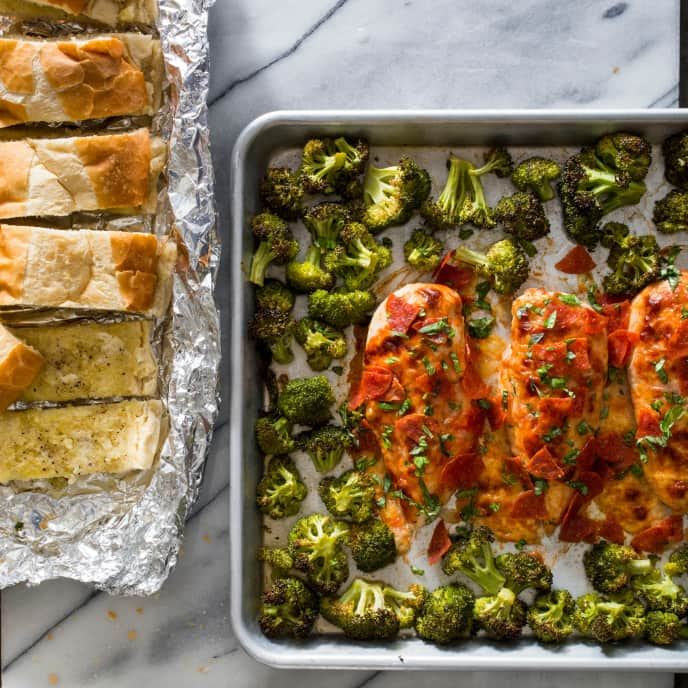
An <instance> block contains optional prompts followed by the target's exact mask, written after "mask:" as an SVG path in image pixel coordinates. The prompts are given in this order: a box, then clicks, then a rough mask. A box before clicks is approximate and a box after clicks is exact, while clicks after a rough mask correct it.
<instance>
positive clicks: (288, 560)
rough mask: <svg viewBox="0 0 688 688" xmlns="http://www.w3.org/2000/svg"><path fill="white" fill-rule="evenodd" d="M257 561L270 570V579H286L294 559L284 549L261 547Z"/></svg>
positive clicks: (292, 566)
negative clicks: (264, 564) (263, 563)
mask: <svg viewBox="0 0 688 688" xmlns="http://www.w3.org/2000/svg"><path fill="white" fill-rule="evenodd" d="M258 561H262V562H265V563H266V564H267V565H268V566H269V567H270V568H271V569H272V579H273V580H277V579H278V578H287V577H288V576H289V571H290V570H291V569H292V568H294V557H292V556H291V554H290V553H289V550H288V549H287V548H286V547H261V548H260V549H259V550H258Z"/></svg>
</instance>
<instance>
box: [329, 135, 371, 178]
mask: <svg viewBox="0 0 688 688" xmlns="http://www.w3.org/2000/svg"><path fill="white" fill-rule="evenodd" d="M333 145H334V147H335V148H336V149H337V150H338V151H339V152H340V153H344V155H345V156H346V162H345V163H344V171H345V172H346V173H347V175H349V176H357V175H359V174H362V173H363V170H364V169H365V165H366V163H367V162H368V155H369V153H370V147H369V146H368V142H367V141H366V140H365V139H356V140H354V141H352V142H351V143H349V141H347V140H346V139H345V138H344V137H343V136H340V137H339V138H336V139H335V140H334V141H333Z"/></svg>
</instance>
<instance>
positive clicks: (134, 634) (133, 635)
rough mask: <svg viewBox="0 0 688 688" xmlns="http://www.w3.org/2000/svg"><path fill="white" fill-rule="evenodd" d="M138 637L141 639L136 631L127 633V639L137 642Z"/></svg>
mask: <svg viewBox="0 0 688 688" xmlns="http://www.w3.org/2000/svg"><path fill="white" fill-rule="evenodd" d="M138 637H139V634H138V633H137V632H136V631H129V633H127V639H128V640H136V638H138Z"/></svg>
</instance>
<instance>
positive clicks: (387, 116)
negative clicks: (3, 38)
mask: <svg viewBox="0 0 688 688" xmlns="http://www.w3.org/2000/svg"><path fill="white" fill-rule="evenodd" d="M687 124H688V115H687V114H686V113H685V111H681V110H663V111H657V112H652V111H646V110H640V111H586V112H572V111H523V110H520V111H513V112H511V111H491V112H482V111H481V112H478V111H462V112H453V111H435V112H432V111H419V112H413V111H404V112H377V111H375V112H356V111H352V112H276V113H271V114H268V115H265V116H263V117H261V118H258V119H257V120H255V121H254V122H253V123H251V124H250V125H249V126H248V127H247V128H246V129H245V130H244V132H243V133H242V134H241V136H240V137H239V139H238V141H237V144H236V146H235V148H234V152H233V155H232V163H231V164H232V203H233V206H232V224H233V226H232V230H233V234H232V249H233V250H232V261H233V262H232V293H233V309H232V348H231V356H232V360H231V366H232V376H233V378H232V379H233V382H234V384H233V393H232V400H231V412H232V432H231V436H230V457H231V490H232V495H231V501H230V504H231V506H230V540H231V543H230V546H231V578H232V582H231V616H232V623H233V625H234V629H235V632H236V634H237V637H238V638H239V640H240V642H241V643H242V645H243V646H244V647H245V649H246V650H247V651H248V652H249V653H250V654H251V655H253V656H254V657H255V658H256V659H258V660H259V661H262V662H264V663H266V664H270V665H273V666H281V667H312V668H344V667H346V668H361V669H364V668H365V669H373V668H375V669H380V668H385V669H395V668H396V669H402V668H409V669H422V668H433V669H438V668H447V669H449V668H451V669H466V670H472V669H479V668H490V669H504V670H507V669H518V668H523V669H525V668H528V669H572V668H576V669H581V668H585V669H595V670H599V669H609V670H619V669H630V668H638V669H645V670H653V669H656V670H662V671H668V670H675V671H682V670H683V671H685V670H688V658H686V657H685V646H682V645H676V646H674V647H672V648H656V647H652V646H650V645H645V644H642V643H636V644H630V645H623V646H618V647H605V648H601V647H599V646H598V645H596V644H593V643H589V642H587V641H584V640H581V639H576V640H571V641H570V642H568V643H566V644H565V645H564V646H561V647H556V648H547V647H545V646H543V645H540V644H538V643H536V642H534V641H533V640H531V639H529V638H527V637H524V638H523V639H522V640H520V641H518V642H515V643H492V642H490V641H488V640H486V639H485V638H478V639H477V640H474V641H470V642H464V643H459V644H456V645H454V646H451V647H447V648H439V647H437V646H434V645H431V644H429V643H425V642H424V641H422V640H420V639H418V638H416V637H409V638H399V639H397V640H395V641H392V642H387V643H357V642H354V641H351V640H348V639H346V638H344V637H343V636H342V635H340V634H338V633H332V632H331V631H332V627H329V625H328V624H327V623H326V622H322V621H321V622H319V624H318V626H317V627H316V633H315V634H314V635H313V636H312V637H311V638H310V639H309V640H307V641H306V642H299V643H297V642H285V641H279V642H275V641H270V640H268V639H266V638H265V637H264V636H263V635H262V634H261V633H260V630H259V629H258V625H257V622H256V616H257V612H258V605H259V598H260V591H261V588H262V586H263V583H264V578H263V571H262V570H261V565H260V564H259V563H258V562H257V561H256V559H255V553H256V549H257V547H258V546H259V545H260V544H262V543H263V542H266V543H267V544H279V543H281V542H284V539H285V536H286V533H287V532H288V529H289V527H290V526H291V525H292V523H293V521H294V520H295V518H292V519H287V520H285V521H282V522H274V521H270V522H269V528H263V522H262V517H261V515H260V514H259V513H258V511H257V509H256V508H255V505H254V498H255V486H256V484H257V482H258V480H259V478H260V475H261V472H262V462H261V458H260V456H259V452H258V450H257V448H256V447H255V442H254V440H253V423H254V421H255V418H256V414H257V411H258V409H259V408H260V406H261V404H262V400H263V388H262V383H261V380H260V376H259V373H258V370H257V361H256V358H255V354H254V350H253V346H252V344H251V342H250V340H248V339H247V336H246V323H247V321H248V320H249V319H250V314H251V312H252V308H253V293H252V292H253V290H252V288H251V287H250V285H248V284H247V282H246V280H245V271H244V267H245V265H247V264H248V261H249V260H250V256H251V253H252V248H253V242H252V238H251V236H250V231H249V230H248V222H247V220H248V218H250V216H251V215H253V214H254V213H255V212H257V211H258V210H259V199H258V194H257V189H258V184H259V181H260V179H261V177H262V175H263V173H264V170H265V168H266V166H267V165H268V164H276V163H277V164H287V165H291V166H292V167H293V166H294V165H295V164H296V163H297V162H298V152H299V149H300V147H301V146H302V145H303V142H304V141H305V140H306V139H308V138H309V137H311V136H322V135H332V134H343V135H346V136H364V137H366V138H367V139H368V140H369V142H370V144H371V161H372V162H373V164H379V165H381V166H382V165H384V164H392V163H393V162H394V161H395V160H397V159H398V158H399V155H400V154H401V152H402V151H401V150H400V146H403V147H404V152H407V153H408V154H409V155H411V156H412V157H414V158H415V159H416V160H418V162H419V163H420V164H422V165H424V166H426V167H427V168H428V169H429V171H430V173H431V176H432V178H433V193H434V194H435V195H436V193H437V192H438V191H439V190H440V189H441V185H442V184H443V183H444V177H445V173H444V169H443V168H444V163H445V160H446V154H447V153H448V152H449V151H450V150H451V151H454V152H456V153H457V154H459V155H460V156H462V157H467V158H469V159H473V160H476V161H478V160H479V159H480V158H479V155H480V152H481V150H484V147H485V146H489V145H494V144H495V143H502V144H505V145H508V146H509V149H510V151H511V152H512V155H513V156H514V159H515V160H517V161H518V160H519V159H522V158H523V157H526V155H527V154H529V155H532V154H545V155H551V156H552V157H554V158H556V159H559V160H563V159H564V158H565V157H566V156H567V155H569V154H570V153H571V152H572V151H573V150H574V149H578V148H579V147H580V146H581V145H582V144H584V143H586V142H590V141H592V140H594V139H595V138H596V137H597V136H599V135H600V134H602V133H605V132H608V131H614V130H616V129H619V128H627V129H631V130H633V131H637V132H639V133H642V134H644V135H645V136H646V137H647V138H648V139H649V140H650V141H651V142H652V143H653V145H654V147H655V153H657V146H658V145H659V144H660V143H661V141H662V140H663V139H664V138H665V137H666V136H667V135H668V134H669V133H673V132H674V131H677V130H679V129H681V128H684V127H685V126H686V125H687ZM486 187H488V200H489V201H495V200H496V199H497V198H498V197H499V196H500V195H503V193H506V192H507V190H508V189H509V188H510V184H509V183H508V182H507V181H505V180H501V181H500V180H495V179H494V178H491V179H490V182H489V184H486ZM648 188H649V192H648V193H647V194H646V196H645V197H644V198H643V199H642V201H641V204H640V205H639V206H633V207H631V208H628V209H623V210H622V211H617V213H616V214H615V215H614V216H610V219H619V220H626V221H629V223H630V224H631V226H632V227H633V228H634V229H635V230H636V231H638V232H641V233H642V232H647V231H652V229H651V226H650V223H649V222H648V220H647V218H648V217H649V216H650V215H651V208H652V204H653V202H654V199H655V198H657V197H660V196H661V195H663V194H664V193H666V190H667V188H668V187H667V185H666V183H665V182H664V181H663V180H662V175H661V168H660V167H659V166H657V165H656V164H655V165H654V166H653V168H652V170H651V176H650V177H649V178H648ZM547 212H548V216H549V217H550V220H551V221H552V227H553V232H552V234H551V235H550V237H548V238H547V239H545V240H543V242H542V244H539V248H540V249H541V251H540V254H539V255H538V257H537V259H536V262H535V263H534V266H533V278H532V279H531V280H530V281H529V283H528V284H527V285H526V286H544V285H546V286H548V287H549V288H558V289H561V290H565V291H576V290H577V278H575V277H565V276H562V275H561V274H560V273H559V275H557V276H556V278H555V277H554V275H553V274H552V268H551V266H552V265H553V264H554V262H556V260H558V259H559V258H560V257H561V255H563V254H564V253H565V252H566V251H567V250H568V248H569V245H568V244H567V243H563V242H562V241H561V240H560V239H561V237H562V236H563V235H562V234H561V231H558V230H557V229H556V228H557V227H558V226H560V215H559V208H558V203H550V204H548V206H547ZM418 224H419V222H418V218H417V217H416V218H414V219H413V220H412V221H410V222H409V223H408V224H407V225H406V227H403V228H393V229H392V230H390V231H389V236H391V237H393V239H394V246H395V251H394V252H395V258H397V260H395V267H396V269H397V271H398V267H399V265H400V264H402V263H401V262H400V261H399V260H398V258H399V255H400V253H401V247H402V245H403V242H404V241H405V239H406V236H407V235H408V233H409V232H410V231H411V229H413V228H414V227H416V226H418ZM300 231H302V228H301V229H300V228H298V227H297V228H296V234H297V236H299V238H301V235H300V234H299V232H300ZM303 236H305V235H303ZM445 237H446V235H445ZM496 237H497V234H496V233H495V232H484V233H482V235H481V233H479V232H478V233H476V235H474V237H472V238H471V239H470V240H469V242H467V243H468V245H471V246H484V245H485V244H487V243H489V242H491V241H494V240H495V238H496ZM662 239H666V238H665V237H660V243H671V242H668V241H662ZM446 243H447V246H448V247H453V246H454V245H456V243H457V242H456V241H447V242H446ZM395 267H392V268H391V269H390V274H389V275H388V279H387V281H385V277H384V276H383V277H382V278H381V282H382V283H383V284H384V286H383V288H382V289H381V290H380V291H381V293H380V298H382V297H384V296H385V295H386V294H387V293H389V292H390V291H392V290H393V289H394V288H396V286H399V285H400V284H401V283H405V282H409V281H415V278H414V277H413V276H412V275H409V274H406V271H398V272H399V274H396V275H395V274H394V270H395ZM297 315H298V314H297ZM295 353H296V354H297V362H296V367H294V364H291V365H290V366H289V367H288V369H289V371H290V372H291V374H292V375H298V374H310V373H311V371H310V370H309V369H308V368H307V366H306V365H305V361H301V360H300V358H299V351H298V347H295ZM300 366H304V367H303V368H301V367H300ZM277 372H280V367H277ZM328 375H329V376H330V379H331V382H332V383H333V388H334V389H335V395H336V397H337V400H338V402H340V401H343V400H344V399H345V398H346V392H347V389H346V367H345V373H344V375H342V376H337V375H335V374H334V373H332V372H331V371H330V372H329V373H328ZM297 462H298V464H299V467H300V469H302V473H303V474H304V479H305V480H306V482H307V484H308V485H309V489H310V494H309V497H308V499H307V500H306V502H304V506H303V509H302V513H310V512H311V511H314V510H319V509H320V508H321V505H319V502H318V499H317V493H316V492H315V490H314V487H315V485H317V479H318V477H319V476H318V475H317V474H316V473H315V471H314V470H311V467H310V466H309V464H310V462H309V461H308V460H307V459H305V461H304V460H301V461H299V460H298V459H297ZM344 467H346V464H345V463H342V464H341V465H340V467H339V468H338V470H337V472H339V471H340V470H343V469H344ZM431 530H432V528H425V529H422V530H421V531H419V534H418V535H419V536H418V537H417V542H416V543H414V547H413V549H412V552H411V553H410V555H409V557H408V560H407V561H406V560H404V559H401V558H399V560H398V561H397V563H396V564H395V565H392V566H390V567H388V568H385V569H383V570H382V571H380V572H375V574H373V575H372V576H370V577H373V578H375V577H380V578H383V579H384V580H387V581H389V582H391V583H392V584H394V585H398V586H401V587H406V586H408V585H409V584H410V583H411V582H419V583H422V584H423V585H426V586H427V587H429V588H431V589H432V588H434V587H436V586H437V585H440V584H442V583H444V582H446V580H447V578H446V577H445V576H444V575H443V574H442V573H441V572H438V571H437V569H438V567H434V569H435V570H433V571H430V570H429V567H427V565H424V566H423V568H425V569H426V570H427V573H426V575H424V576H423V577H420V578H419V577H416V576H414V575H413V574H412V573H411V571H410V567H409V563H413V562H414V559H415V563H416V564H419V565H421V564H423V558H424V552H425V549H426V547H427V540H428V539H429V537H430V533H431ZM540 549H542V550H543V551H545V553H546V554H549V555H550V556H548V560H549V563H550V564H552V563H554V564H555V566H554V573H555V581H558V582H559V584H560V585H561V586H565V587H568V588H570V589H571V590H572V592H573V593H574V594H580V593H582V592H583V591H584V578H582V568H581V567H580V554H581V552H582V549H583V546H573V547H570V546H568V547H567V551H566V553H565V555H563V556H558V557H553V556H552V555H554V554H555V553H556V552H557V550H561V549H562V546H561V543H558V542H557V541H556V540H554V541H553V542H552V543H547V542H546V543H543V547H542V548H540ZM555 559H556V561H555ZM572 571H573V573H574V575H571V572H572ZM567 573H568V575H567Z"/></svg>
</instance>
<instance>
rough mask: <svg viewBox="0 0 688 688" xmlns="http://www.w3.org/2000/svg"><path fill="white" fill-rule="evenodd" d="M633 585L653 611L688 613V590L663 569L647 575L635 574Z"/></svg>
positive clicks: (682, 614)
mask: <svg viewBox="0 0 688 688" xmlns="http://www.w3.org/2000/svg"><path fill="white" fill-rule="evenodd" d="M631 587H632V588H633V590H635V592H636V593H637V594H638V595H639V596H640V597H641V598H642V599H643V601H644V602H645V606H646V607H647V608H648V609H650V610H652V611H655V612H672V613H674V614H676V615H677V616H681V617H683V616H686V615H687V614H688V595H686V591H685V590H684V588H683V587H682V586H680V585H678V584H677V583H674V581H673V580H671V578H670V577H669V576H668V575H667V574H666V573H664V572H663V571H659V570H654V571H652V572H650V573H648V574H647V575H646V576H635V577H634V578H633V579H632V580H631Z"/></svg>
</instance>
